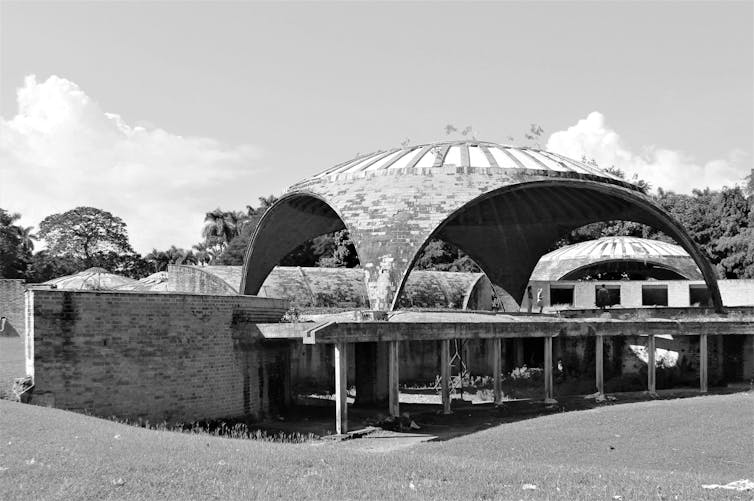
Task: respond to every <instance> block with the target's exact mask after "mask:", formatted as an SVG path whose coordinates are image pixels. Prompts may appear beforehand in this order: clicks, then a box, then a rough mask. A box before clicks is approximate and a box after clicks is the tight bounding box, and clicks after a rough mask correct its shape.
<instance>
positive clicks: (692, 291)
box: [689, 284, 710, 306]
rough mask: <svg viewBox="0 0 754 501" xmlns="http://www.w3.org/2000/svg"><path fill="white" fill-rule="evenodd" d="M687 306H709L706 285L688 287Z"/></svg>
mask: <svg viewBox="0 0 754 501" xmlns="http://www.w3.org/2000/svg"><path fill="white" fill-rule="evenodd" d="M689 304H691V306H709V305H710V295H709V290H707V286H706V285H704V284H699V285H695V284H692V285H689Z"/></svg>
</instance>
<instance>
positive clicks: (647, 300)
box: [641, 285, 668, 306]
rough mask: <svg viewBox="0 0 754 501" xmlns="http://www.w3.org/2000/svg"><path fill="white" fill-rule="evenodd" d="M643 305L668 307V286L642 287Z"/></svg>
mask: <svg viewBox="0 0 754 501" xmlns="http://www.w3.org/2000/svg"><path fill="white" fill-rule="evenodd" d="M641 304H642V305H643V306H667V305H668V286H667V285H642V286H641Z"/></svg>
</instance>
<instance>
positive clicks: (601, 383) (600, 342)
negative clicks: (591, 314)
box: [594, 335, 605, 398]
mask: <svg viewBox="0 0 754 501" xmlns="http://www.w3.org/2000/svg"><path fill="white" fill-rule="evenodd" d="M594 342H595V346H594V353H595V355H596V359H595V364H594V365H595V378H596V380H597V381H596V382H597V393H598V394H599V395H598V398H599V397H603V398H604V395H605V374H604V347H605V340H604V336H600V335H597V336H596V337H595V338H594Z"/></svg>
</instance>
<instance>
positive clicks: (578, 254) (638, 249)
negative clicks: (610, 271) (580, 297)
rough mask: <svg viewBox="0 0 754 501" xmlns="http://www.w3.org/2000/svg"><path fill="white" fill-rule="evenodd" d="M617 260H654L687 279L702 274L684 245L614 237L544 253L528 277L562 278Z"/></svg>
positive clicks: (535, 278)
mask: <svg viewBox="0 0 754 501" xmlns="http://www.w3.org/2000/svg"><path fill="white" fill-rule="evenodd" d="M616 261H634V262H642V263H654V264H657V265H660V266H663V267H666V268H669V269H672V270H674V271H676V272H678V273H679V274H680V275H682V276H684V277H686V278H687V279H698V278H700V277H701V273H700V272H699V269H698V268H697V266H696V263H695V262H694V260H693V259H692V258H691V256H689V254H688V252H686V250H685V249H683V247H680V246H678V245H674V244H671V243H667V242H661V241H659V240H648V239H646V238H638V237H628V236H615V237H602V238H598V239H596V240H588V241H586V242H580V243H577V244H573V245H566V246H565V247H561V248H560V249H556V250H554V251H552V252H550V253H548V254H545V255H544V256H542V257H541V258H540V259H539V262H538V263H537V265H536V267H535V268H534V271H533V272H532V275H531V280H562V279H564V277H565V276H566V275H568V274H569V273H570V272H573V271H574V270H577V269H579V268H582V267H584V266H589V265H594V264H596V263H605V262H616Z"/></svg>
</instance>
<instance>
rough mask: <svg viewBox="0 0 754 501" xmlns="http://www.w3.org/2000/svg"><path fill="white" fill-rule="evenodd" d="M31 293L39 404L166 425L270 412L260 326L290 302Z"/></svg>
mask: <svg viewBox="0 0 754 501" xmlns="http://www.w3.org/2000/svg"><path fill="white" fill-rule="evenodd" d="M27 296H28V297H27V300H28V303H27V304H28V312H29V314H30V315H31V316H32V320H33V325H32V326H31V327H30V330H31V331H32V332H31V333H30V335H31V337H32V339H33V347H32V350H30V354H31V357H32V361H33V372H34V382H35V388H34V394H33V397H32V402H34V403H40V404H47V405H52V406H54V407H58V408H64V409H74V410H87V411H90V412H92V413H94V414H96V415H101V416H109V415H117V416H121V417H130V418H145V419H150V420H163V419H165V420H169V421H172V420H179V421H188V420H196V419H212V418H220V417H228V416H240V415H250V416H257V415H259V414H260V413H261V412H262V411H263V410H264V408H263V405H262V401H263V397H264V386H263V384H262V385H260V380H261V382H262V383H263V381H264V379H265V377H264V376H265V374H264V367H265V364H264V357H265V355H264V351H263V350H262V348H261V344H260V342H259V341H260V335H259V333H258V330H256V327H255V325H254V323H255V322H271V321H277V320H278V319H279V318H280V316H281V315H282V314H283V312H285V310H286V309H287V304H286V303H285V301H282V300H276V299H266V298H257V297H249V296H206V295H201V296H200V295H191V294H164V293H151V294H145V293H144V294H143V293H118V292H93V291H92V292H87V291H80V292H79V291H76V292H72V291H56V290H30V291H29V292H27ZM260 386H261V389H262V390H261V391H260Z"/></svg>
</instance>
